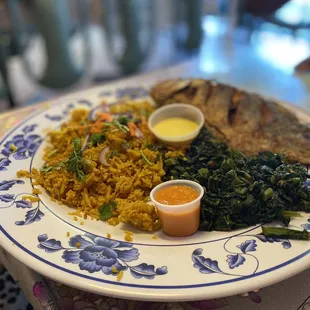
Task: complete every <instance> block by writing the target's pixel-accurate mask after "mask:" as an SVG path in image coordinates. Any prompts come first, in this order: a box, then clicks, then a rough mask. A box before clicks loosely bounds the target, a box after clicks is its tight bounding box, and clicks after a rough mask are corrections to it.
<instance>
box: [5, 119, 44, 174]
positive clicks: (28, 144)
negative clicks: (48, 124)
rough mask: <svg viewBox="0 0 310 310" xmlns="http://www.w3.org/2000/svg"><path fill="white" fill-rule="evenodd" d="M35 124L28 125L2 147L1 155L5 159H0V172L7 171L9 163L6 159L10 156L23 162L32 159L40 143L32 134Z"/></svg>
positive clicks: (38, 138) (37, 137)
mask: <svg viewBox="0 0 310 310" xmlns="http://www.w3.org/2000/svg"><path fill="white" fill-rule="evenodd" d="M36 127H37V125H36V124H34V125H28V126H26V127H25V128H24V129H23V134H18V135H15V136H13V137H12V139H11V140H9V141H7V142H6V143H5V144H4V145H3V146H4V148H3V149H2V151H1V154H2V155H3V156H5V157H6V158H2V159H1V162H0V171H4V170H7V167H8V165H9V164H10V163H11V161H10V160H9V159H8V157H10V156H11V155H12V156H13V157H14V159H17V160H23V159H27V158H29V157H33V155H34V154H35V152H36V151H37V149H38V147H39V146H40V144H41V143H42V138H41V137H40V136H39V135H37V134H32V132H33V131H34V129H35V128H36Z"/></svg>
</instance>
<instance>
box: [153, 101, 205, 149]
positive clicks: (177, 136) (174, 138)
mask: <svg viewBox="0 0 310 310" xmlns="http://www.w3.org/2000/svg"><path fill="white" fill-rule="evenodd" d="M203 125H204V115H203V114H202V112H201V111H200V110H199V109H198V108H196V107H194V106H192V105H189V104H182V103H174V104H169V105H166V106H163V107H161V108H159V109H157V110H156V111H154V112H153V113H152V114H151V116H150V117H149V120H148V126H149V129H150V131H151V132H152V133H153V134H154V136H155V137H156V138H157V139H158V140H159V141H161V142H163V143H165V144H168V145H170V146H173V147H180V146H186V145H188V144H190V143H191V142H192V141H193V140H194V139H195V138H196V137H197V135H198V134H199V132H200V130H201V128H202V126H203Z"/></svg>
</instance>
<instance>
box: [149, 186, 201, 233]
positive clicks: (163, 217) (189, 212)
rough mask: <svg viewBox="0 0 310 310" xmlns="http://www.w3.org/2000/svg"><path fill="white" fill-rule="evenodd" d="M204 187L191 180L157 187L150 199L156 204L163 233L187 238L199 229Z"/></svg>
mask: <svg viewBox="0 0 310 310" xmlns="http://www.w3.org/2000/svg"><path fill="white" fill-rule="evenodd" d="M203 195H204V189H203V187H202V186H201V185H200V184H198V183H196V182H193V181H189V180H172V181H168V182H164V183H161V184H159V185H157V186H156V187H155V188H153V190H152V191H151V194H150V198H151V201H152V202H153V203H154V204H155V207H156V209H157V212H158V216H159V219H160V221H161V225H162V229H163V232H164V233H165V234H166V235H168V236H172V237H186V236H190V235H192V234H194V233H195V232H196V231H197V230H198V228H199V220H200V203H201V198H202V196H203Z"/></svg>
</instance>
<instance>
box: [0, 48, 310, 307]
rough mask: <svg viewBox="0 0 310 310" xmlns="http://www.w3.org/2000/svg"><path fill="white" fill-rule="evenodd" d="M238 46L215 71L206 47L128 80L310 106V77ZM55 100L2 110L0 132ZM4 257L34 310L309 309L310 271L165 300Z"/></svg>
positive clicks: (2, 257)
mask: <svg viewBox="0 0 310 310" xmlns="http://www.w3.org/2000/svg"><path fill="white" fill-rule="evenodd" d="M223 44H226V43H223ZM238 51H239V52H237V53H235V54H230V55H224V56H223V59H222V61H219V62H218V63H217V64H215V65H217V66H218V68H217V70H216V73H214V72H212V70H210V61H209V57H208V51H204V50H202V52H201V55H200V57H198V58H196V59H193V60H191V61H189V62H187V63H183V64H181V65H178V66H175V67H171V68H167V69H164V70H160V71H156V72H153V73H150V74H145V75H138V76H135V77H131V78H129V79H128V82H131V83H132V81H135V83H137V84H139V81H142V80H143V81H145V80H146V79H147V80H148V81H150V82H153V81H154V82H155V81H158V80H162V79H166V78H173V77H190V76H191V77H203V78H212V79H216V80H219V81H221V82H226V83H229V84H232V85H234V86H237V87H241V88H243V89H246V90H249V91H255V92H258V93H261V94H263V95H265V96H268V97H274V98H277V99H280V100H283V101H286V102H289V103H292V104H294V105H295V106H296V107H299V108H302V109H306V110H310V100H309V98H310V92H309V89H308V86H307V83H306V82H305V81H303V80H301V79H300V78H298V77H293V76H291V75H286V74H284V73H283V72H279V71H277V70H276V69H274V68H272V67H270V66H268V65H266V64H264V63H261V62H256V61H254V63H255V64H256V65H255V66H253V65H251V64H253V59H248V57H243V55H246V54H243V53H246V51H243V52H242V51H240V50H238ZM238 53H239V54H238ZM236 54H238V55H236ZM225 59H226V60H225ZM227 59H228V60H227ZM241 59H242V61H241ZM213 65H214V64H213ZM235 68H238V72H239V74H236V73H235ZM249 68H250V69H249ZM98 90H100V87H96V88H95V89H94V88H93V89H89V90H86V91H84V92H83V94H84V95H87V93H92V92H94V91H95V92H98ZM69 96H71V95H69ZM72 96H75V94H72ZM52 104H53V102H44V103H41V104H38V105H35V106H30V107H26V108H23V109H18V110H13V111H9V112H7V113H3V114H1V115H0V123H1V124H2V126H1V127H0V136H3V135H4V134H5V132H6V131H8V130H10V128H12V127H13V126H15V125H17V124H18V123H19V122H20V121H21V120H23V119H24V118H25V117H26V116H27V115H29V114H31V113H32V112H34V111H36V110H38V109H47V108H48V107H49V106H51V105H52ZM0 261H2V262H3V264H4V265H5V267H6V268H7V269H8V270H9V272H10V273H11V274H12V276H13V277H14V278H15V280H17V281H18V283H19V285H20V286H21V287H22V289H23V291H24V293H25V295H26V297H27V298H28V300H29V301H30V302H31V303H32V305H33V306H34V308H35V309H86V308H87V309H107V310H109V309H114V310H117V309H141V310H142V309H171V310H173V309H175V310H176V309H219V308H224V309H233V310H234V309H238V310H243V309H244V310H245V309H247V310H248V309H253V310H255V309H258V310H261V309H270V310H272V309H281V310H292V309H296V310H297V309H302V310H309V309H310V296H309V295H310V270H307V271H305V272H303V273H301V274H299V275H296V276H294V277H292V278H290V279H288V280H285V281H283V282H281V283H278V284H275V285H273V286H270V287H267V288H264V289H263V290H262V291H258V292H250V293H245V294H244V295H242V296H235V297H228V298H224V299H218V300H210V301H203V302H200V303H180V304H178V303H174V304H169V305H163V304H150V303H136V302H133V301H130V302H129V301H123V300H116V299H112V298H105V297H102V296H96V295H94V294H89V293H85V292H81V291H78V290H76V289H73V288H68V287H66V286H64V285H62V284H58V283H54V282H53V281H50V280H47V279H43V278H42V277H41V276H40V275H38V274H37V273H35V272H34V271H32V270H30V269H29V268H28V267H26V266H24V265H23V264H22V263H20V262H19V261H18V260H16V259H14V258H13V257H11V256H10V255H9V254H8V253H6V252H4V251H3V250H2V249H1V248H0Z"/></svg>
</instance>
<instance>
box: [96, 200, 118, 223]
mask: <svg viewBox="0 0 310 310" xmlns="http://www.w3.org/2000/svg"><path fill="white" fill-rule="evenodd" d="M116 206H117V204H116V202H115V201H112V202H109V203H106V204H104V205H102V206H101V207H100V208H99V215H100V220H101V221H106V220H108V219H109V218H111V217H112V215H113V212H114V211H115V210H116Z"/></svg>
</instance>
